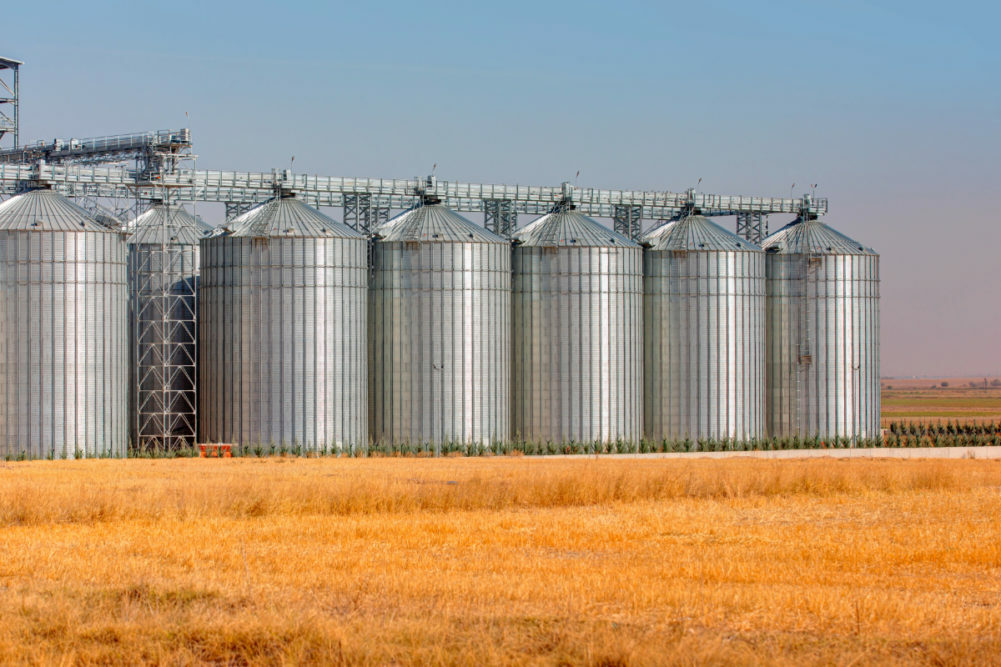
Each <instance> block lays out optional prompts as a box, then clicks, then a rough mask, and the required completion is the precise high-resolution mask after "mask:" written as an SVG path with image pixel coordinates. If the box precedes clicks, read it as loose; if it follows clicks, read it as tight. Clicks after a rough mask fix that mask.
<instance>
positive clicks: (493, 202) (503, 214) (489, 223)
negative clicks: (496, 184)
mask: <svg viewBox="0 0 1001 667" xmlns="http://www.w3.org/2000/svg"><path fill="white" fill-rule="evenodd" d="M483 226H484V227H486V228H487V229H488V230H489V231H491V232H493V233H494V234H497V235H498V236H500V237H503V238H505V239H509V238H511V237H512V236H514V232H515V230H516V229H518V210H517V209H516V208H515V206H514V202H513V201H511V200H510V199H484V200H483Z"/></svg>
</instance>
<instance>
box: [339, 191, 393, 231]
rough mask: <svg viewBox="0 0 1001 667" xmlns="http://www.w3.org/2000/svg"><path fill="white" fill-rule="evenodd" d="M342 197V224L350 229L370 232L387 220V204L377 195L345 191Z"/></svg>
mask: <svg viewBox="0 0 1001 667" xmlns="http://www.w3.org/2000/svg"><path fill="white" fill-rule="evenodd" d="M343 198H344V199H343V204H342V205H343V207H344V224H345V225H348V226H349V227H351V228H352V229H355V230H357V231H359V232H361V233H363V234H370V233H372V231H373V230H375V228H376V227H378V226H379V225H381V224H382V223H384V222H386V221H387V220H389V206H388V205H386V204H383V203H382V202H381V201H380V199H379V198H378V197H373V196H372V195H371V194H366V193H364V192H346V193H344V195H343Z"/></svg>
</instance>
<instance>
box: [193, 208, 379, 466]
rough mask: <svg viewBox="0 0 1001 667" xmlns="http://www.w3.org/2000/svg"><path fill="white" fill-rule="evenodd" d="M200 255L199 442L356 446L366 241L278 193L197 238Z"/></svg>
mask: <svg viewBox="0 0 1001 667" xmlns="http://www.w3.org/2000/svg"><path fill="white" fill-rule="evenodd" d="M201 254H202V273H201V283H200V288H199V331H198V340H199V347H198V357H199V396H198V405H199V417H198V421H199V431H200V434H201V439H202V440H203V441H207V442H226V443H234V444H239V445H241V446H242V447H243V448H244V449H251V448H257V447H260V448H262V450H263V451H269V450H270V448H271V447H275V448H276V449H278V448H282V447H284V448H287V449H288V450H289V451H296V449H297V448H299V450H300V451H306V450H310V451H324V450H325V451H334V450H345V449H350V448H355V447H359V446H362V445H364V444H365V443H367V442H368V407H367V403H366V401H367V393H366V381H367V377H368V374H367V368H366V353H365V340H366V300H367V299H366V291H367V285H366V280H367V275H366V272H367V266H366V263H367V262H366V259H367V241H366V238H365V237H364V236H363V235H361V234H359V233H358V232H355V231H354V230H352V229H351V228H349V227H347V226H345V225H343V224H341V223H338V222H335V221H334V220H332V219H330V218H328V217H327V216H325V215H323V214H322V213H320V212H319V211H317V210H315V209H313V208H310V207H309V206H306V205H305V204H303V203H302V202H300V201H299V200H297V199H296V198H295V197H294V195H292V194H291V193H288V192H282V193H281V194H280V195H279V196H277V197H275V198H274V199H270V200H268V201H266V202H264V203H263V204H260V205H258V206H257V207H255V208H253V209H251V210H250V211H248V212H246V213H244V214H243V215H241V216H239V217H237V218H235V219H234V220H232V221H230V222H228V223H226V224H225V226H224V227H221V228H219V229H217V230H216V231H215V232H214V233H213V234H212V235H211V236H209V237H207V238H205V239H202V242H201Z"/></svg>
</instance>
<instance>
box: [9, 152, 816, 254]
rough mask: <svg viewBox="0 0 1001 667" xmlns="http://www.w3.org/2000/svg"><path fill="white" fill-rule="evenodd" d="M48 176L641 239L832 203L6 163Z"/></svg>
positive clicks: (238, 204)
mask: <svg viewBox="0 0 1001 667" xmlns="http://www.w3.org/2000/svg"><path fill="white" fill-rule="evenodd" d="M32 182H44V183H48V184H50V185H51V186H52V187H53V188H55V189H56V190H58V191H59V192H61V193H62V194H65V195H67V196H70V197H76V198H86V197H96V198H109V199H126V200H128V199H132V200H134V199H136V198H143V192H144V191H146V190H158V189H166V190H169V191H170V193H171V199H172V200H173V201H175V202H195V201H197V202H220V203H224V204H226V206H227V213H230V214H235V213H238V212H240V211H242V210H246V208H247V207H249V206H251V205H253V204H256V203H258V202H261V201H264V200H265V199H267V198H269V197H271V196H272V195H273V193H274V191H275V187H282V188H285V189H288V190H292V191H294V192H296V193H297V195H298V196H299V197H301V198H302V199H303V200H304V201H305V202H306V203H309V204H311V205H313V206H328V207H339V208H343V209H344V221H345V222H346V223H348V224H350V225H352V226H353V227H355V228H356V229H358V230H359V231H369V230H371V228H372V227H373V226H374V224H375V223H377V222H378V221H379V220H384V219H386V217H387V216H388V214H389V211H390V210H391V209H397V210H399V209H406V208H410V207H411V206H413V205H414V204H415V203H416V202H417V201H418V200H419V198H420V197H421V196H425V195H431V196H435V197H438V198H440V199H441V200H442V201H443V202H445V203H447V204H448V206H449V207H451V208H453V209H455V210H457V211H463V212H482V213H483V214H484V223H485V225H486V226H487V228H488V229H490V230H491V231H494V232H496V233H500V234H503V235H505V236H509V235H510V233H511V231H512V230H513V229H515V228H516V226H517V216H518V215H519V214H527V215H544V214H546V213H549V212H550V211H552V210H553V209H554V208H555V207H557V206H559V205H561V204H564V203H567V202H570V203H572V204H573V205H574V206H576V208H577V209H578V210H580V211H581V212H582V213H584V214H586V215H590V216H597V217H605V218H611V219H612V220H613V221H614V224H615V230H616V231H618V232H620V233H623V234H626V235H628V236H630V237H632V238H635V237H636V236H637V235H638V233H639V230H640V224H641V221H642V220H644V219H645V220H671V219H674V218H676V217H677V216H678V215H680V214H681V213H683V212H684V211H686V210H691V209H699V210H701V211H702V213H703V214H704V215H710V216H721V215H736V216H738V228H739V229H740V231H741V232H742V235H743V236H744V237H745V238H748V239H749V240H751V241H754V242H757V241H760V240H761V236H763V234H764V233H765V232H766V231H767V226H766V225H767V223H765V222H763V220H764V218H765V216H767V215H769V214H773V213H787V214H792V215H799V214H800V213H802V212H804V211H808V212H810V213H813V214H816V215H823V214H825V213H826V212H827V199H812V198H811V197H809V196H804V197H801V198H791V197H790V198H785V197H748V196H734V195H714V194H706V193H697V192H694V191H693V190H689V191H687V192H683V193H675V192H655V191H636V190H602V189H596V188H576V187H573V186H572V185H570V184H569V183H564V184H562V185H561V186H559V187H545V186H524V185H490V184H481V183H455V182H448V181H439V180H436V179H435V178H433V177H428V178H425V179H380V178H336V177H329V176H311V175H307V174H296V173H293V172H291V171H290V170H282V171H272V172H271V173H254V172H240V171H204V170H184V169H178V170H175V171H174V172H173V173H163V175H162V176H155V175H154V176H152V177H151V178H148V179H147V178H146V177H145V174H144V173H143V170H142V169H138V168H137V169H127V168H119V167H96V166H87V165H75V164H71V165H51V164H46V163H44V162H37V163H35V164H33V165H24V164H0V194H4V195H10V194H14V193H15V192H17V190H18V189H19V188H20V187H23V184H26V183H32Z"/></svg>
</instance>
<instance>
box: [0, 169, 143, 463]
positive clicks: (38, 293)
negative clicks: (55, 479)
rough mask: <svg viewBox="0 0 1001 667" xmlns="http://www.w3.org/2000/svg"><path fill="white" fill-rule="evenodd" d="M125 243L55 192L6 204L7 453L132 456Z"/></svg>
mask: <svg viewBox="0 0 1001 667" xmlns="http://www.w3.org/2000/svg"><path fill="white" fill-rule="evenodd" d="M125 257H126V248H125V240H124V238H123V236H122V235H121V234H120V233H118V232H116V231H113V230H110V229H108V228H107V227H104V226H102V225H100V224H98V223H97V222H96V221H95V220H94V219H93V218H92V217H91V216H90V215H89V214H88V213H87V212H86V211H85V210H83V209H82V208H80V207H79V206H77V205H76V204H73V203H72V202H70V201H69V200H67V199H65V198H64V197H62V196H61V195H59V194H58V193H56V192H53V191H52V190H49V189H45V188H38V189H34V190H30V191H28V192H26V193H24V194H20V195H17V196H15V197H12V198H11V199H8V200H7V201H5V202H3V203H2V204H0V265H2V281H3V282H2V291H0V293H2V298H3V301H4V308H3V310H4V311H5V313H4V314H5V323H4V329H5V330H6V331H5V341H6V349H5V352H6V363H5V364H4V377H3V381H2V384H0V390H2V392H3V395H2V397H0V400H2V401H3V403H4V409H3V412H4V417H5V419H4V439H3V442H2V444H0V450H2V451H0V454H2V455H3V456H20V455H23V456H27V457H30V458H41V457H53V458H63V457H66V458H72V457H74V456H87V457H93V456H123V455H124V454H125V453H126V449H127V446H128V351H127V348H128V343H127V319H126V311H127V308H128V287H127V284H126V263H125Z"/></svg>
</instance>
